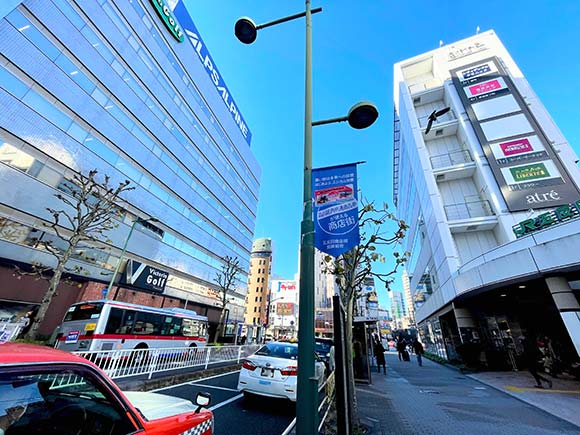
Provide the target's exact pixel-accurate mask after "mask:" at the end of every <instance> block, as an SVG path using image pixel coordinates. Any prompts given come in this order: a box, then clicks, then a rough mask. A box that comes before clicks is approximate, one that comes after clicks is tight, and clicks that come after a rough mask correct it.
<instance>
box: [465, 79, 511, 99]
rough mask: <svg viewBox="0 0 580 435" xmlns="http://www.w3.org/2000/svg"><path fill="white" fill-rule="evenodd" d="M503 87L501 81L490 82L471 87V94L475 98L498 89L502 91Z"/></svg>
mask: <svg viewBox="0 0 580 435" xmlns="http://www.w3.org/2000/svg"><path fill="white" fill-rule="evenodd" d="M502 88H503V86H502V85H501V83H500V82H499V80H497V79H496V80H490V81H488V82H483V83H478V84H476V85H473V86H469V93H470V94H471V95H472V96H473V97H475V96H477V95H481V94H487V93H488V92H492V91H495V90H497V89H502Z"/></svg>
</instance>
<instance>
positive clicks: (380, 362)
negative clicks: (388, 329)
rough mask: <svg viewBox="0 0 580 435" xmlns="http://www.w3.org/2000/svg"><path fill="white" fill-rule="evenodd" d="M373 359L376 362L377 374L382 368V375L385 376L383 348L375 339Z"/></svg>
mask: <svg viewBox="0 0 580 435" xmlns="http://www.w3.org/2000/svg"><path fill="white" fill-rule="evenodd" d="M373 351H374V353H375V359H376V360H377V369H378V371H379V373H380V372H381V367H382V368H383V373H384V374H385V375H386V374H387V363H386V361H385V348H384V346H383V344H382V343H381V340H380V339H379V338H378V337H376V338H375V340H374V349H373Z"/></svg>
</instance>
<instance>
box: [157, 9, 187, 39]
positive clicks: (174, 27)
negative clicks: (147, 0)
mask: <svg viewBox="0 0 580 435" xmlns="http://www.w3.org/2000/svg"><path fill="white" fill-rule="evenodd" d="M151 3H153V6H155V10H156V11H157V14H158V15H159V16H160V17H161V19H162V20H163V22H164V23H165V27H167V28H168V29H169V31H170V32H171V34H172V35H173V37H174V38H175V39H177V40H178V41H179V42H183V39H184V36H183V30H181V26H180V25H179V23H178V22H177V20H176V19H175V17H174V16H173V14H172V13H171V9H169V6H167V3H166V2H165V0H151Z"/></svg>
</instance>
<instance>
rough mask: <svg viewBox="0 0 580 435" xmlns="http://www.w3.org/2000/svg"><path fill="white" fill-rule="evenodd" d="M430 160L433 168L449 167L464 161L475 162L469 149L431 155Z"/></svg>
mask: <svg viewBox="0 0 580 435" xmlns="http://www.w3.org/2000/svg"><path fill="white" fill-rule="evenodd" d="M430 160H431V167H432V168H433V169H438V168H447V167H450V166H455V165H461V164H462V163H470V162H473V159H472V158H471V153H470V152H469V150H457V151H452V152H450V153H445V154H439V155H436V156H432V157H430Z"/></svg>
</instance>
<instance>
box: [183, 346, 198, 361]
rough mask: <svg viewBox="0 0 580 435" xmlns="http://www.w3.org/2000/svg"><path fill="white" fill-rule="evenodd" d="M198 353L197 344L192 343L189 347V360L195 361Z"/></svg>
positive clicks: (187, 356) (187, 355)
mask: <svg viewBox="0 0 580 435" xmlns="http://www.w3.org/2000/svg"><path fill="white" fill-rule="evenodd" d="M196 355H197V344H195V343H191V344H190V345H189V349H187V354H186V358H187V362H193V361H194V360H195V356H196Z"/></svg>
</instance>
